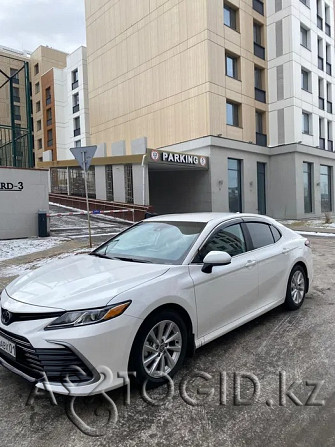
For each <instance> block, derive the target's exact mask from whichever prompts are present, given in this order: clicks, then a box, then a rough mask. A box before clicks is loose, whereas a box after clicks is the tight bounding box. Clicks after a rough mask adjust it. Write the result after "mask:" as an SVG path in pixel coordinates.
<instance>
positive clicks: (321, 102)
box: [318, 78, 325, 110]
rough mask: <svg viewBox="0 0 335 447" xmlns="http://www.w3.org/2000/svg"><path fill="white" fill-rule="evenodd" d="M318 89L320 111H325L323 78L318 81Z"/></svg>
mask: <svg viewBox="0 0 335 447" xmlns="http://www.w3.org/2000/svg"><path fill="white" fill-rule="evenodd" d="M318 89H319V109H321V110H324V109H325V98H324V82H323V79H322V78H319V80H318Z"/></svg>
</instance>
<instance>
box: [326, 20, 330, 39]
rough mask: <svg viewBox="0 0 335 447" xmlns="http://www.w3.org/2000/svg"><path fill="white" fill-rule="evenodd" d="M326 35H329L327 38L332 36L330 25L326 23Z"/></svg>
mask: <svg viewBox="0 0 335 447" xmlns="http://www.w3.org/2000/svg"><path fill="white" fill-rule="evenodd" d="M325 33H326V34H327V36H330V35H331V32H330V25H329V24H328V23H325Z"/></svg>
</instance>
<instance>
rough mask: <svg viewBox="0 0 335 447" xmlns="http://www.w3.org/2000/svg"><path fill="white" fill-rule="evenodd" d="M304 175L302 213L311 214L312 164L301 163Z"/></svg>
mask: <svg viewBox="0 0 335 447" xmlns="http://www.w3.org/2000/svg"><path fill="white" fill-rule="evenodd" d="M303 175H304V211H305V213H312V212H313V207H312V163H306V162H304V163H303Z"/></svg>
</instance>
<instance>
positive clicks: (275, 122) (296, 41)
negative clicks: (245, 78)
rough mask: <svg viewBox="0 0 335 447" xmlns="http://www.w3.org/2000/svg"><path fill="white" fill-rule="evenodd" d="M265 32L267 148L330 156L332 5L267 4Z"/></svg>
mask: <svg viewBox="0 0 335 447" xmlns="http://www.w3.org/2000/svg"><path fill="white" fill-rule="evenodd" d="M267 28H268V42H269V48H268V55H269V56H268V78H269V84H270V85H272V86H274V88H272V89H271V90H270V91H269V144H270V145H271V146H277V145H282V144H289V143H293V142H299V141H300V142H302V143H303V144H305V145H308V146H311V147H318V148H320V149H326V150H329V151H333V111H335V110H333V103H334V94H335V93H334V77H333V76H334V70H335V66H334V62H335V61H334V9H333V2H332V1H324V0H299V1H295V2H294V1H277V2H268V17H267Z"/></svg>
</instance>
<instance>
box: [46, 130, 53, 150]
mask: <svg viewBox="0 0 335 447" xmlns="http://www.w3.org/2000/svg"><path fill="white" fill-rule="evenodd" d="M47 136H48V141H47V146H48V147H50V146H52V145H53V143H54V142H53V137H52V129H49V130H48V132H47Z"/></svg>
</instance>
